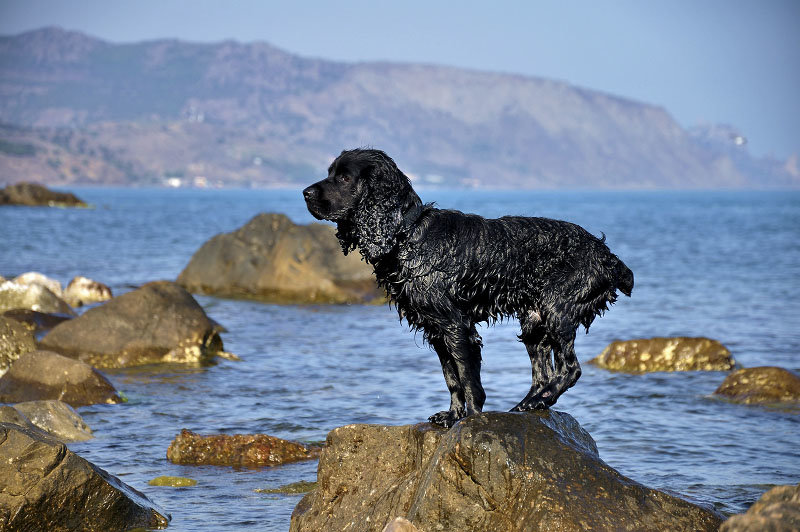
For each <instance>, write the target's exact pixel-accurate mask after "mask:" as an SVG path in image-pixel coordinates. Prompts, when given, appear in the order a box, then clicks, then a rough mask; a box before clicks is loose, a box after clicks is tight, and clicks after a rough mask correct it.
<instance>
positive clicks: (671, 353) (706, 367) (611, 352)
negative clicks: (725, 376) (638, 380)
mask: <svg viewBox="0 0 800 532" xmlns="http://www.w3.org/2000/svg"><path fill="white" fill-rule="evenodd" d="M589 363H590V364H594V365H596V366H598V367H601V368H605V369H610V370H614V371H626V372H631V373H649V372H653V371H727V370H730V369H733V367H734V366H735V365H736V361H735V360H734V359H733V357H732V356H731V352H730V351H728V349H727V348H726V347H725V346H724V345H722V344H721V343H719V342H718V341H716V340H710V339H708V338H686V337H674V338H647V339H639V340H626V341H620V340H617V341H614V342H611V343H610V344H609V345H608V346H607V347H606V348H605V349H604V350H603V352H602V353H600V355H598V356H597V357H595V358H593V359H592V360H590V361H589Z"/></svg>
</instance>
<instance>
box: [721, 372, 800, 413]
mask: <svg viewBox="0 0 800 532" xmlns="http://www.w3.org/2000/svg"><path fill="white" fill-rule="evenodd" d="M714 393H715V394H716V395H722V396H724V397H725V398H727V399H730V400H731V401H734V402H737V403H747V404H750V403H782V402H798V401H800V377H798V376H797V375H795V374H794V373H792V372H791V371H787V370H785V369H783V368H776V367H771V366H761V367H757V368H745V369H740V370H738V371H734V372H733V373H731V374H730V375H728V376H727V377H725V380H724V381H722V384H721V385H720V386H719V388H717V390H716V391H715V392H714Z"/></svg>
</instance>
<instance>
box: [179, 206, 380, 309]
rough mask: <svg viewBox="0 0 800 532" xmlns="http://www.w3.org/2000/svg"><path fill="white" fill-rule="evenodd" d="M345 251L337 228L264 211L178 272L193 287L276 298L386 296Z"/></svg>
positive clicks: (369, 272)
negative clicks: (297, 222)
mask: <svg viewBox="0 0 800 532" xmlns="http://www.w3.org/2000/svg"><path fill="white" fill-rule="evenodd" d="M359 257H360V256H359V254H358V253H351V254H349V255H348V256H344V255H343V254H342V250H341V246H340V245H339V242H338V241H337V240H336V236H335V229H334V228H333V227H332V226H329V225H323V224H317V223H313V224H310V225H296V224H294V223H292V222H291V221H290V220H289V218H287V217H286V216H285V215H283V214H260V215H258V216H256V217H255V218H253V219H252V220H250V221H249V222H248V223H247V224H246V225H245V226H243V227H241V228H240V229H238V230H237V231H234V232H233V233H227V234H220V235H217V236H215V237H213V238H212V239H211V240H209V241H208V242H206V243H205V244H203V246H202V247H201V248H200V249H199V250H198V251H197V252H196V253H195V254H194V256H193V257H192V259H191V261H190V262H189V264H188V265H187V266H186V268H185V269H184V270H183V271H182V272H181V274H180V276H179V277H178V283H179V284H181V285H182V286H184V287H186V288H187V289H188V290H190V291H192V292H199V293H203V294H212V295H218V296H223V297H246V298H255V299H259V300H263V301H270V302H275V303H368V302H373V301H383V300H384V299H385V295H384V293H383V292H382V291H381V290H380V289H379V288H378V286H377V284H376V282H375V276H374V275H373V273H372V268H371V267H370V266H369V265H367V264H366V263H365V262H362V261H361V260H360V258H359Z"/></svg>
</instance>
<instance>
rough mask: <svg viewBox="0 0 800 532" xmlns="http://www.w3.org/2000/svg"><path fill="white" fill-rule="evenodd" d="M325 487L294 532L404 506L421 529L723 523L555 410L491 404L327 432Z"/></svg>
mask: <svg viewBox="0 0 800 532" xmlns="http://www.w3.org/2000/svg"><path fill="white" fill-rule="evenodd" d="M317 480H318V487H317V489H316V490H314V491H312V492H311V493H309V494H308V495H306V496H305V497H304V498H303V499H302V500H301V501H300V503H298V505H297V507H296V508H295V510H294V513H293V514H292V521H291V530H292V532H304V531H317V530H330V531H340V530H358V531H361V532H366V531H380V530H382V529H383V527H384V526H385V525H386V524H387V523H389V522H390V521H392V520H393V519H395V518H396V517H404V518H406V519H408V521H410V522H411V523H413V524H414V526H416V527H417V528H419V529H420V530H423V531H426V532H427V531H433V530H459V531H464V532H470V531H474V532H478V531H486V530H502V531H504V532H516V531H519V532H522V531H528V530H560V531H570V530H575V531H584V530H636V531H643V530H658V531H662V530H709V531H711V530H716V529H717V527H718V526H719V524H720V522H721V518H720V516H718V515H717V514H715V513H714V512H712V511H710V510H706V509H703V508H700V507H698V506H696V505H693V504H691V503H689V502H686V501H684V500H682V499H679V498H677V497H674V496H672V495H668V494H666V493H663V492H660V491H657V490H653V489H650V488H647V487H645V486H642V485H640V484H638V483H636V482H634V481H632V480H630V479H628V478H626V477H624V476H622V475H621V474H619V473H618V472H617V471H615V470H614V469H612V468H611V467H609V466H608V465H606V464H605V463H604V462H603V461H602V460H601V459H600V457H599V456H598V452H597V448H596V446H595V443H594V441H593V440H592V438H591V437H590V436H589V434H588V433H586V431H584V430H583V429H582V428H581V427H580V426H579V425H578V423H577V421H575V419H574V418H572V417H571V416H569V415H568V414H565V413H562V412H556V411H552V410H550V411H544V412H526V413H519V414H517V413H493V412H492V413H482V414H477V415H474V416H470V417H468V418H465V419H464V420H462V421H461V422H459V423H458V424H456V425H455V426H454V427H453V428H452V429H450V430H445V429H442V428H439V427H435V426H433V425H431V424H427V423H423V424H419V425H414V426H411V425H406V426H397V427H391V426H380V425H348V426H345V427H340V428H337V429H335V430H333V431H331V432H330V433H329V434H328V439H327V443H326V446H325V448H324V450H323V452H322V455H321V457H320V461H319V469H318V473H317Z"/></svg>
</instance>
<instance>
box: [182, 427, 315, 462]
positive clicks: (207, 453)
mask: <svg viewBox="0 0 800 532" xmlns="http://www.w3.org/2000/svg"><path fill="white" fill-rule="evenodd" d="M319 452H320V449H319V447H313V446H309V445H305V444H302V443H298V442H293V441H288V440H282V439H280V438H276V437H274V436H268V435H266V434H234V435H228V434H214V435H211V436H201V435H200V434H196V433H194V432H191V431H188V430H186V429H183V430H181V433H180V434H178V435H177V436H176V437H175V439H174V440H172V443H170V445H169V448H168V449H167V459H168V460H170V461H171V462H173V463H176V464H184V465H217V466H234V467H262V466H276V465H282V464H288V463H290V462H298V461H300V460H311V459H313V458H317V457H318V456H319Z"/></svg>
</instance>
